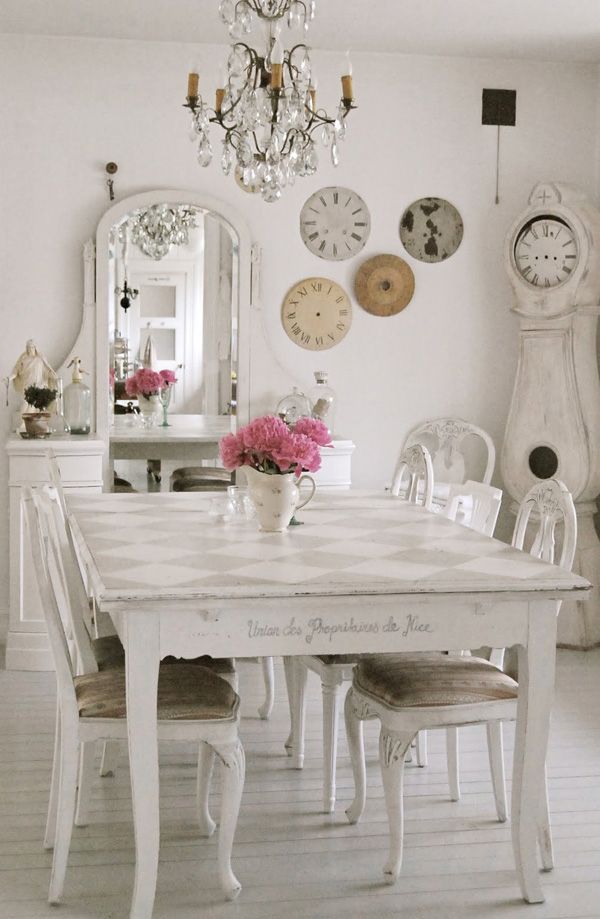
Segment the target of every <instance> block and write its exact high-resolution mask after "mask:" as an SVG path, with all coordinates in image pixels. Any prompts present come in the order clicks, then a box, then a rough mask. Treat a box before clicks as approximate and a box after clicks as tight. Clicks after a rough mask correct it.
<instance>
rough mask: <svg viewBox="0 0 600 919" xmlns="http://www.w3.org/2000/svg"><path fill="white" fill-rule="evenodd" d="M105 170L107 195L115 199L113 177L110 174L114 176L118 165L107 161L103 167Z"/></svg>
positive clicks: (112, 199)
mask: <svg viewBox="0 0 600 919" xmlns="http://www.w3.org/2000/svg"><path fill="white" fill-rule="evenodd" d="M104 168H105V170H106V175H107V176H108V178H107V180H106V184H107V185H108V197H109V198H110V200H111V201H114V200H115V190H114V179H112V178H111V176H114V175H115V174H116V172H117V171H118V169H119V167H118V166H117V164H116V163H107V164H106V166H105V167H104Z"/></svg>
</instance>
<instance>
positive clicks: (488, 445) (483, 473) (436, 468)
mask: <svg viewBox="0 0 600 919" xmlns="http://www.w3.org/2000/svg"><path fill="white" fill-rule="evenodd" d="M414 443H419V444H423V445H424V446H425V447H427V449H428V450H429V453H430V455H431V462H432V465H433V475H434V481H435V486H434V493H433V500H434V502H435V504H436V505H442V506H443V505H444V504H445V503H446V500H447V496H448V487H449V485H451V484H452V483H456V484H462V483H464V482H465V480H466V479H471V480H474V479H476V480H477V481H479V482H482V483H483V484H484V485H489V484H490V482H491V481H492V476H493V474H494V466H495V464H496V449H495V447H494V442H493V440H492V438H491V437H490V435H489V434H488V433H487V432H486V431H484V430H483V428H480V427H478V426H477V425H475V424H471V423H470V422H469V421H463V420H462V418H447V417H446V418H433V419H430V420H429V421H425V422H423V423H422V424H418V425H416V427H414V428H412V429H411V430H410V431H409V432H408V434H407V435H406V439H405V441H404V447H409V446H411V444H414ZM476 472H477V474H475V473H476Z"/></svg>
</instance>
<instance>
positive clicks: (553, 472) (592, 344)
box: [501, 183, 600, 647]
mask: <svg viewBox="0 0 600 919" xmlns="http://www.w3.org/2000/svg"><path fill="white" fill-rule="evenodd" d="M505 266H506V269H507V272H508V276H509V279H510V282H511V285H512V288H513V292H514V303H513V306H512V309H513V310H514V312H516V313H517V314H518V315H519V316H520V318H521V328H520V333H519V359H518V367H517V375H516V379H515V385H514V390H513V396H512V402H511V407H510V412H509V416H508V421H507V425H506V433H505V436H504V444H503V447H502V455H501V468H502V477H503V480H504V484H505V486H506V489H507V490H508V492H509V493H510V494H511V495H512V497H513V498H514V499H515V500H516V501H520V500H521V499H522V498H523V496H524V495H525V493H526V492H527V491H528V490H529V488H531V486H532V485H534V484H535V483H537V482H539V481H540V480H543V479H546V478H550V477H553V476H554V477H556V478H559V479H561V480H562V481H563V482H564V483H565V484H566V486H567V488H568V489H569V491H570V492H571V494H572V495H573V499H574V501H575V502H576V507H577V517H578V531H579V537H578V549H577V555H576V559H575V567H576V568H577V569H578V570H579V571H580V572H581V574H583V575H584V577H588V578H589V580H590V581H591V582H592V583H593V584H597V583H598V575H599V574H600V542H599V541H598V537H597V536H596V531H595V528H594V522H593V514H595V513H596V504H595V499H596V496H597V495H598V492H600V380H599V377H598V358H597V352H596V328H597V324H598V315H599V313H600V306H599V304H600V211H598V210H597V208H596V207H594V205H593V204H592V203H591V202H590V201H588V199H587V198H586V197H585V195H584V194H583V192H582V191H580V190H579V189H576V188H574V187H572V186H569V185H563V184H560V183H540V184H538V185H536V186H535V188H534V189H533V191H532V192H531V195H530V198H529V206H528V208H527V210H526V211H525V212H524V213H522V214H521V215H520V216H519V218H518V219H517V220H516V221H515V223H514V224H513V226H512V228H511V230H510V231H509V233H508V236H507V239H506V246H505ZM559 641H560V643H561V644H566V645H570V646H573V647H590V646H591V645H594V644H597V643H598V642H600V592H599V591H598V588H596V589H595V590H594V591H592V592H591V594H590V595H589V599H588V600H586V601H581V602H578V603H568V604H563V610H562V612H561V615H560V618H559Z"/></svg>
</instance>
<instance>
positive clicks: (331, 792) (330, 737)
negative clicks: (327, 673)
mask: <svg viewBox="0 0 600 919" xmlns="http://www.w3.org/2000/svg"><path fill="white" fill-rule="evenodd" d="M340 689H341V684H340V682H339V680H338V679H337V677H336V678H335V681H333V682H325V680H322V681H321V692H322V695H323V770H324V776H323V813H325V814H331V813H333V810H334V808H335V767H336V763H337V743H338V720H339V710H340Z"/></svg>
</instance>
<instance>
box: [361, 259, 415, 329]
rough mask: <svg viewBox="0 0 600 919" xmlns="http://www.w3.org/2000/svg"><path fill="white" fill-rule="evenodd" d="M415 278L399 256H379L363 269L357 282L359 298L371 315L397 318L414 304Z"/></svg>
mask: <svg viewBox="0 0 600 919" xmlns="http://www.w3.org/2000/svg"><path fill="white" fill-rule="evenodd" d="M414 292H415V276H414V274H413V273H412V269H411V267H410V265H407V264H406V262H405V261H404V260H403V259H401V258H398V256H397V255H376V256H375V257H374V258H370V259H368V260H367V261H366V262H365V263H364V264H363V265H361V266H360V268H359V270H358V272H357V274H356V280H355V282H354V293H355V294H356V299H357V300H358V302H359V303H360V305H361V306H362V308H363V309H364V310H366V311H367V313H372V314H373V315H374V316H394V315H395V314H396V313H399V312H400V311H401V310H403V309H404V307H405V306H407V304H408V303H410V301H411V299H412V295H413V294H414Z"/></svg>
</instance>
